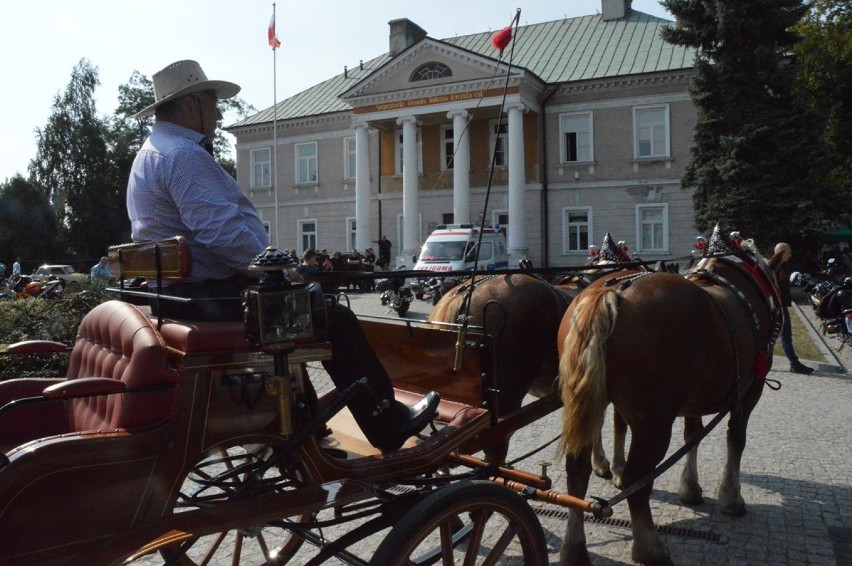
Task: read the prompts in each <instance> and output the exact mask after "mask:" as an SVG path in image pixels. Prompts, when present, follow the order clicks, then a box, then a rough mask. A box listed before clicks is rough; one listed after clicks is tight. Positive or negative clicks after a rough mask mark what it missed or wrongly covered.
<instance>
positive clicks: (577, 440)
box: [559, 288, 617, 565]
mask: <svg viewBox="0 0 852 566" xmlns="http://www.w3.org/2000/svg"><path fill="white" fill-rule="evenodd" d="M581 297H582V298H581V299H580V300H579V302H576V301H575V303H573V304H572V305H571V306H570V307H569V309H568V311H567V312H566V314H565V317H564V318H563V323H562V327H561V328H560V336H562V335H563V334H564V335H565V338H564V340H563V341H562V354H561V356H560V359H559V383H560V388H561V392H562V403H563V417H562V418H563V431H562V443H561V446H562V449H563V451H564V452H565V454H566V456H565V472H566V476H567V484H568V485H567V489H568V493H569V494H570V495H572V496H574V497H579V498H584V497H585V495H586V490H587V489H588V486H589V478H590V477H591V473H592V447H593V445H594V444H595V441H596V440H597V442H598V443H599V442H600V431H601V427H602V425H603V417H604V411H605V410H606V406H607V404H608V400H607V395H606V367H605V363H604V357H605V354H606V351H605V342H606V339H607V337H608V336H609V334H610V332H611V331H612V328H613V325H614V324H615V317H616V312H617V309H616V305H617V296H616V294H615V293H614V291H613V290H612V289H608V288H596V289H588V290H586V291H585V292H584V293H583V294H581ZM566 321H567V322H566ZM566 324H567V332H564V331H563V330H564V329H565V327H566ZM559 557H560V562H561V563H562V564H582V565H585V564H591V560H590V558H589V553H588V550H587V548H586V533H585V525H584V519H583V512H582V511H580V510H577V509H571V510H570V511H569V515H568V524H567V525H566V528H565V536H564V539H563V541H562V548H561V549H560V552H559Z"/></svg>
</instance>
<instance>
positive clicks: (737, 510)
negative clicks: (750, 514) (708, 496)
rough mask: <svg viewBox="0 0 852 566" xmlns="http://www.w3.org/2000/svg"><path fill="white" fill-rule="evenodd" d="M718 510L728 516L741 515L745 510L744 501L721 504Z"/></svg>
mask: <svg viewBox="0 0 852 566" xmlns="http://www.w3.org/2000/svg"><path fill="white" fill-rule="evenodd" d="M719 510H720V511H722V513H723V514H724V515H727V516H728V517H742V516H744V515H745V514H746V512H747V511H746V506H745V503H740V504H738V505H727V506H725V505H723V506H722V507H720V509H719Z"/></svg>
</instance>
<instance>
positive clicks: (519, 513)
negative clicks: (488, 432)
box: [370, 481, 548, 566]
mask: <svg viewBox="0 0 852 566" xmlns="http://www.w3.org/2000/svg"><path fill="white" fill-rule="evenodd" d="M498 563H499V564H508V563H515V564H524V565H528V566H538V565H542V564H547V563H548V556H547V545H546V543H545V539H544V531H543V530H542V528H541V523H539V521H538V517H536V516H535V513H533V510H532V509H531V508H530V506H529V505H528V504H527V502H526V501H525V500H524V499H523V498H522V497H521V496H520V495H518V494H517V493H515V492H513V491H510V490H509V489H507V488H505V487H501V486H499V485H496V484H493V483H491V482H488V481H461V482H457V483H454V484H452V485H450V486H448V487H445V488H441V489H439V490H438V491H436V492H435V493H434V494H432V495H430V496H429V497H427V498H426V499H424V500H423V501H421V502H420V503H418V504H417V505H415V506H414V508H413V509H411V511H409V512H408V513H406V514H405V515H404V516H403V518H402V520H401V521H400V522H399V523H398V524H397V525H396V526H395V527H394V528H393V529H392V530H391V531H390V533H389V534H388V536H387V537H386V538H385V540H384V541H382V543H381V544H380V545H379V547H378V549H376V553H375V554H374V555H373V558H372V560H370V564H371V565H373V566H403V565H425V564H480V565H482V566H486V565H492V564H498Z"/></svg>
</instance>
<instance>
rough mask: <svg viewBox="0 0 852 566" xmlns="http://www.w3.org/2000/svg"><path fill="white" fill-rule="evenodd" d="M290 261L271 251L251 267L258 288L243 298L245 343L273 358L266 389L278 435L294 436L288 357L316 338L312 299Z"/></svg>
mask: <svg viewBox="0 0 852 566" xmlns="http://www.w3.org/2000/svg"><path fill="white" fill-rule="evenodd" d="M289 267H292V260H291V258H290V257H289V256H288V255H286V254H284V253H282V252H280V251H279V250H277V249H275V248H273V247H271V246H270V247H268V248H266V249H265V250H264V251H263V252H261V253H260V254H259V255H258V256H257V257H255V258H254V260H253V261H252V262H251V265H249V271H250V272H252V273H256V274H258V283H257V285H252V286H250V287H248V288H247V289H246V290H245V291H243V294H242V300H243V308H244V323H245V332H246V339H247V340H248V341H249V342H250V343H252V344H253V345H255V346H259V347H261V348H263V350H264V351H266V352H269V353H271V354H272V358H273V361H274V364H275V368H274V371H275V375H274V376H272V377H271V378H270V379H267V380H266V382H265V385H264V388H265V389H266V391H267V393H269V394H270V395H274V396H275V397H276V398H277V399H278V412H279V419H280V424H279V427H280V429H279V432H280V433H281V435H282V436H284V437H289V436H291V435H292V434H293V422H292V406H293V376H292V375H290V372H289V371H288V362H287V356H288V353H289V352H290V351H292V350H293V348H294V346H295V345H294V341H296V340H299V339H302V338H308V337H310V336H312V335H313V332H314V329H313V323H312V319H311V299H310V295H309V293H308V289H307V288H306V287H305V284H304V283H302V282H299V281H293V280H292V279H290V277H289V275H288V271H287V269H288V268H289Z"/></svg>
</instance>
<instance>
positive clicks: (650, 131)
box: [633, 106, 669, 159]
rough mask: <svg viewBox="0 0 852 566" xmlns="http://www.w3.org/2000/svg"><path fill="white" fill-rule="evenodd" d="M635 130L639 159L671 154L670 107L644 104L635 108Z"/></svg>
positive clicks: (637, 156)
mask: <svg viewBox="0 0 852 566" xmlns="http://www.w3.org/2000/svg"><path fill="white" fill-rule="evenodd" d="M633 132H634V136H635V142H634V145H635V149H634V151H635V155H636V158H637V159H642V158H649V157H668V156H669V107H668V106H643V107H637V108H634V109H633Z"/></svg>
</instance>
